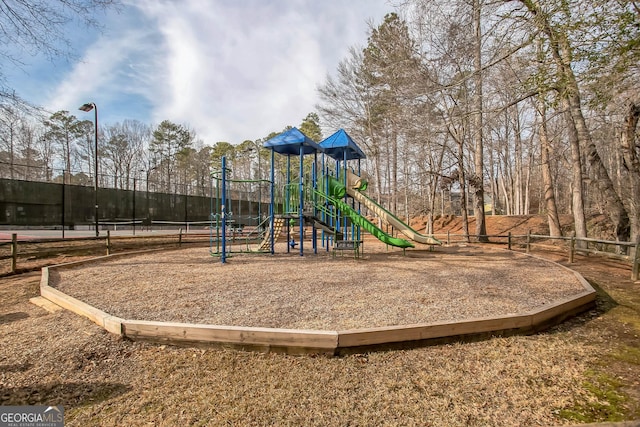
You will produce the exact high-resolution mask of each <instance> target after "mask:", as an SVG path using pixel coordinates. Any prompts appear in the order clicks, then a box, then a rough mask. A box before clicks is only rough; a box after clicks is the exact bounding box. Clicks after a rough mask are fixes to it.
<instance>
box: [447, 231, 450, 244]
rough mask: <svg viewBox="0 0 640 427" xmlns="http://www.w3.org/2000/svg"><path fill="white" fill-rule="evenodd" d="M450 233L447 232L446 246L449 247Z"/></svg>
mask: <svg viewBox="0 0 640 427" xmlns="http://www.w3.org/2000/svg"><path fill="white" fill-rule="evenodd" d="M450 233H451V232H450V231H449V230H447V246H449V245H450V244H451V236H450Z"/></svg>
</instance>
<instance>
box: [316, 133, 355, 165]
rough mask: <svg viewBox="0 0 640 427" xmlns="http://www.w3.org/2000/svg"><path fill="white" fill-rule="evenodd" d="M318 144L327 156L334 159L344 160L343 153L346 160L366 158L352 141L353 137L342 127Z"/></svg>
mask: <svg viewBox="0 0 640 427" xmlns="http://www.w3.org/2000/svg"><path fill="white" fill-rule="evenodd" d="M320 146H321V147H322V149H323V150H324V152H325V153H326V154H327V155H328V156H330V157H331V158H332V159H335V160H344V159H345V154H346V159H347V160H354V159H366V158H367V156H366V155H365V154H364V152H363V151H362V150H361V149H360V147H358V145H357V144H356V143H355V142H353V139H351V137H350V136H349V135H348V134H347V133H346V132H345V131H344V129H340V130H339V131H337V132H336V133H334V134H333V135H331V136H330V137H328V138H326V139H325V140H324V141H322V142H320Z"/></svg>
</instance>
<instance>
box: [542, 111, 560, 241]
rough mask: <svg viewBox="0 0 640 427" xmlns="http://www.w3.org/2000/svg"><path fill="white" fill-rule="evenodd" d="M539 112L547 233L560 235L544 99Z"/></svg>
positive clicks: (555, 235)
mask: <svg viewBox="0 0 640 427" xmlns="http://www.w3.org/2000/svg"><path fill="white" fill-rule="evenodd" d="M539 106H540V108H539V113H540V117H541V119H542V120H541V125H540V130H539V135H540V161H541V163H542V165H541V166H542V181H543V185H544V202H545V209H546V211H547V220H548V222H549V235H550V236H552V237H560V236H562V228H561V226H560V218H559V217H558V207H557V206H556V198H555V193H554V186H553V177H552V174H551V164H550V163H549V151H550V144H549V136H548V133H547V114H546V106H545V105H544V101H540V103H539Z"/></svg>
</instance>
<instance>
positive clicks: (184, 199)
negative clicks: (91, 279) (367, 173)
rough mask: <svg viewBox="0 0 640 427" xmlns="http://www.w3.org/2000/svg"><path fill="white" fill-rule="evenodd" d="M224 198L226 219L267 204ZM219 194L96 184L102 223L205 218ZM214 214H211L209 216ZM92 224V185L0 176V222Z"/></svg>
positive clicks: (262, 210) (242, 218)
mask: <svg viewBox="0 0 640 427" xmlns="http://www.w3.org/2000/svg"><path fill="white" fill-rule="evenodd" d="M232 194H233V196H232V199H231V200H230V201H227V203H226V205H227V206H228V211H230V212H231V215H230V218H231V220H232V221H233V222H234V223H236V224H238V225H257V224H258V223H259V217H260V216H262V217H263V218H264V217H265V216H266V215H267V212H268V204H266V203H262V204H261V205H260V206H259V205H258V201H257V200H252V196H253V194H251V193H249V192H247V193H246V194H245V193H242V192H235V193H233V192H232ZM220 205H221V202H220V200H218V199H216V198H213V199H212V198H211V197H209V196H196V195H186V194H171V193H160V192H149V191H145V190H136V191H135V192H134V191H133V190H122V189H115V188H99V189H98V220H99V221H100V222H101V223H110V222H114V223H117V222H127V221H132V220H134V219H135V220H136V221H137V222H138V223H142V224H153V223H158V224H160V223H163V222H168V223H170V222H176V223H192V222H206V221H209V220H210V219H211V218H215V217H216V215H215V214H216V212H217V210H218V209H219V206H220ZM212 214H213V216H212ZM93 224H95V192H94V188H93V187H88V186H81V185H71V184H60V183H49V182H35V181H20V180H10V179H0V226H20V227H23V226H24V227H60V226H64V227H69V228H73V227H75V226H80V225H93Z"/></svg>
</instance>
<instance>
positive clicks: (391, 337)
mask: <svg viewBox="0 0 640 427" xmlns="http://www.w3.org/2000/svg"><path fill="white" fill-rule="evenodd" d="M156 250H166V249H151V250H145V251H137V252H128V253H119V254H114V255H108V256H101V257H97V258H91V259H88V260H82V261H75V262H70V263H66V264H60V265H57V266H52V267H44V268H43V269H42V275H41V279H40V294H41V295H42V296H43V297H44V298H47V299H48V300H50V301H51V302H53V303H55V304H57V305H59V306H61V307H63V308H65V309H67V310H70V311H72V312H74V313H76V314H79V315H81V316H84V317H86V318H88V319H90V320H91V321H93V322H94V323H96V324H98V325H99V326H101V327H103V328H104V329H105V330H107V331H108V332H111V333H113V334H117V335H124V336H127V337H129V338H131V339H148V340H153V341H163V342H167V343H210V344H231V345H236V346H249V347H259V348H266V349H270V348H276V349H294V350H296V349H297V350H296V351H297V352H301V353H318V352H320V353H329V354H337V353H338V352H339V350H340V349H349V348H355V347H367V346H375V345H384V344H394V343H405V342H420V341H429V340H437V339H441V338H452V339H455V338H456V337H464V336H474V335H481V334H485V333H496V334H499V333H502V332H505V331H514V330H515V331H518V330H519V331H522V332H524V333H531V332H535V331H537V330H540V329H544V328H546V327H549V326H551V325H553V324H556V323H559V322H560V321H562V320H564V318H566V317H567V316H570V315H573V314H577V313H579V312H581V311H584V310H586V309H588V308H590V307H592V306H593V304H594V302H595V299H596V291H595V290H594V289H593V287H592V286H591V285H590V284H589V282H587V281H586V280H585V279H584V278H583V277H582V275H580V274H579V273H578V272H576V271H574V270H572V269H570V268H568V267H565V266H563V265H561V264H558V263H556V262H554V261H550V260H546V259H544V258H539V257H537V256H532V255H525V256H531V257H533V258H539V259H541V260H543V261H545V262H550V263H553V264H556V265H559V266H560V267H562V268H564V269H566V270H568V271H571V272H573V273H574V274H575V276H576V278H577V279H578V280H579V281H580V283H581V284H582V286H583V287H584V291H583V292H582V293H580V294H578V295H574V296H571V297H567V298H565V299H563V300H560V301H557V302H554V303H551V304H547V305H545V306H542V307H540V308H539V309H536V310H532V311H530V312H526V313H523V314H517V315H508V316H501V317H495V318H476V319H469V320H464V321H461V322H454V321H449V322H439V323H430V324H413V325H395V326H388V327H375V328H363V329H355V330H343V331H324V330H300V329H282V328H259V327H241V326H220V325H204V324H191V323H176V322H156V321H143V320H125V319H122V318H119V317H116V316H112V315H110V314H109V313H106V312H104V311H102V310H99V309H97V308H95V307H93V306H91V305H89V304H87V303H85V302H82V301H80V300H78V299H76V298H74V297H71V296H69V295H67V294H65V293H63V292H61V291H59V290H58V289H55V288H53V287H51V286H49V277H50V274H49V273H50V272H49V269H50V268H71V267H74V266H77V265H81V264H86V263H91V262H95V261H100V260H104V259H112V258H114V257H120V256H130V255H135V254H137V253H143V252H152V251H156ZM520 255H523V254H520Z"/></svg>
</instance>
